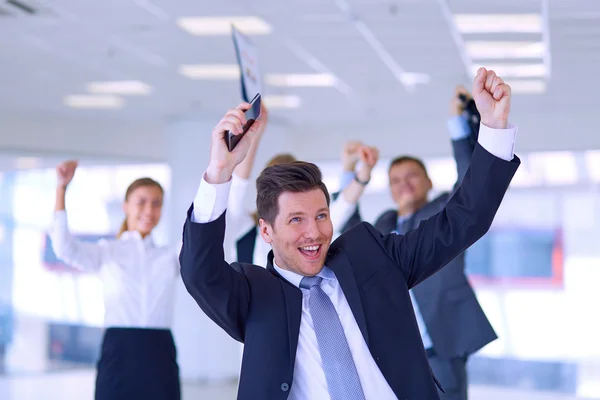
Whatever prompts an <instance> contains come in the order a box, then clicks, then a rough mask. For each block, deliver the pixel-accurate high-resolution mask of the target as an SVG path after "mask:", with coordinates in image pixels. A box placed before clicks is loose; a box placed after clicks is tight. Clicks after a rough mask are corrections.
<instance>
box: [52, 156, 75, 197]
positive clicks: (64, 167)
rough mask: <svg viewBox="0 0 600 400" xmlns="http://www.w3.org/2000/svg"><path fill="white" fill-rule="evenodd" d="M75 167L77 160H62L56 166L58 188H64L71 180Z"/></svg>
mask: <svg viewBox="0 0 600 400" xmlns="http://www.w3.org/2000/svg"><path fill="white" fill-rule="evenodd" d="M76 169H77V161H75V160H69V161H64V162H62V163H60V164H58V165H57V166H56V178H57V181H58V182H57V186H58V188H59V189H63V190H64V189H66V188H67V186H68V185H69V183H71V181H72V180H73V176H74V175H75V170H76Z"/></svg>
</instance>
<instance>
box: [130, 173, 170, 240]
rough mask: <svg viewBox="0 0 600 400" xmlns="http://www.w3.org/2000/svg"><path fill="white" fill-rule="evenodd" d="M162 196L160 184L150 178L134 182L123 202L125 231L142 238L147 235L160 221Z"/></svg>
mask: <svg viewBox="0 0 600 400" xmlns="http://www.w3.org/2000/svg"><path fill="white" fill-rule="evenodd" d="M163 195H164V193H163V189H162V187H161V186H160V184H159V183H158V182H156V181H154V180H152V179H150V178H141V179H138V180H136V181H134V182H133V183H132V184H131V185H130V186H129V188H128V189H127V192H126V194H125V201H124V202H123V212H124V213H125V230H128V231H137V232H139V233H140V235H142V237H146V236H147V235H149V234H150V233H151V232H152V230H153V229H154V228H155V227H156V225H158V223H159V221H160V216H161V214H162V204H163Z"/></svg>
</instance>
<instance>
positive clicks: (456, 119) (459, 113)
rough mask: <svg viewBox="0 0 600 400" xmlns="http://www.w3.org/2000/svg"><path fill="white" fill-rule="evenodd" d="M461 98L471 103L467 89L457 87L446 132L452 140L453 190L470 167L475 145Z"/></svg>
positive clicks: (473, 134) (473, 133)
mask: <svg viewBox="0 0 600 400" xmlns="http://www.w3.org/2000/svg"><path fill="white" fill-rule="evenodd" d="M461 97H463V98H464V99H466V101H467V102H468V101H472V98H471V95H470V94H469V92H468V91H467V89H466V88H465V87H464V86H458V87H457V88H456V92H455V94H454V97H453V98H452V100H451V103H450V113H451V117H450V118H449V119H448V121H447V125H448V131H449V133H450V138H451V139H452V152H453V154H454V160H455V161H456V172H457V180H456V183H455V185H454V188H455V189H456V188H457V187H458V185H459V184H460V182H461V181H462V180H463V178H464V176H465V174H466V173H467V169H468V168H469V165H471V156H472V155H473V151H474V150H475V144H476V140H475V138H474V136H475V132H471V128H470V127H469V121H468V118H469V116H468V113H467V111H466V110H465V103H464V102H463V101H462V100H461Z"/></svg>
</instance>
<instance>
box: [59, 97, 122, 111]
mask: <svg viewBox="0 0 600 400" xmlns="http://www.w3.org/2000/svg"><path fill="white" fill-rule="evenodd" d="M64 102H65V104H66V105H67V106H69V107H73V108H122V107H123V106H124V105H125V101H124V100H123V99H122V98H121V97H119V96H111V95H92V94H90V95H71V96H67V97H65V99H64Z"/></svg>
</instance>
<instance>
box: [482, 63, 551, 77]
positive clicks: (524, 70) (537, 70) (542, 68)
mask: <svg viewBox="0 0 600 400" xmlns="http://www.w3.org/2000/svg"><path fill="white" fill-rule="evenodd" d="M480 67H485V68H486V69H488V70H493V71H494V72H495V73H496V75H498V76H500V77H502V78H503V79H505V78H541V77H544V76H546V74H547V72H548V70H547V68H546V65H544V64H488V65H473V75H476V74H477V70H478V69H479V68H480ZM505 80H506V79H505Z"/></svg>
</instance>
